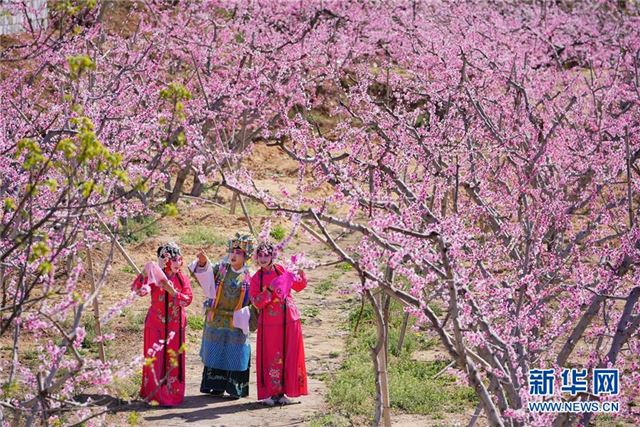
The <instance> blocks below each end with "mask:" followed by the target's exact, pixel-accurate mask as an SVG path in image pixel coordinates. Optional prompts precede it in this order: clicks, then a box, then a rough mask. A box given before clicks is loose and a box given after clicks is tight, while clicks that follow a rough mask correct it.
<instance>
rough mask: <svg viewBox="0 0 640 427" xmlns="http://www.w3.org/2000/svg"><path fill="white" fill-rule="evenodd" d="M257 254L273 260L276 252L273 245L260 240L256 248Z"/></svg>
mask: <svg viewBox="0 0 640 427" xmlns="http://www.w3.org/2000/svg"><path fill="white" fill-rule="evenodd" d="M258 252H261V253H263V254H267V255H269V256H271V257H272V258H275V257H276V254H277V252H278V251H277V250H276V248H275V246H274V245H273V243H271V242H270V241H269V240H262V241H261V242H260V243H258V246H257V247H256V254H257V253H258Z"/></svg>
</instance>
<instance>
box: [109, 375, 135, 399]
mask: <svg viewBox="0 0 640 427" xmlns="http://www.w3.org/2000/svg"><path fill="white" fill-rule="evenodd" d="M141 384H142V369H140V371H138V372H136V373H135V374H133V375H131V376H130V377H127V378H116V379H114V381H113V382H112V383H111V384H109V390H110V391H111V393H112V394H113V395H114V396H115V397H117V398H118V399H122V400H126V401H129V400H134V399H136V398H137V397H138V393H139V392H140V385H141Z"/></svg>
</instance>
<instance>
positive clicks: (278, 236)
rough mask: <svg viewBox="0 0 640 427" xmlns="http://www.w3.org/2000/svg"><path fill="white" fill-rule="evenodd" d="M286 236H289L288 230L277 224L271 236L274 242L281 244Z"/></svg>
mask: <svg viewBox="0 0 640 427" xmlns="http://www.w3.org/2000/svg"><path fill="white" fill-rule="evenodd" d="M286 234H287V230H285V228H284V227H283V226H282V225H280V224H276V226H275V227H273V228H272V229H271V232H270V233H269V236H271V237H272V238H273V239H274V240H276V241H278V242H279V241H281V240H282V239H284V236H285V235H286Z"/></svg>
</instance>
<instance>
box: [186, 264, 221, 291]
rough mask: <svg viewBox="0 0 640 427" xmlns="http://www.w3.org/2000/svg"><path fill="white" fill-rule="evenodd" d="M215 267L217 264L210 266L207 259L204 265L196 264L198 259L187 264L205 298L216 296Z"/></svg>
mask: <svg viewBox="0 0 640 427" xmlns="http://www.w3.org/2000/svg"><path fill="white" fill-rule="evenodd" d="M217 267H218V266H217V265H216V266H215V267H212V266H211V263H210V262H209V260H207V263H206V264H205V266H204V267H200V266H198V260H195V261H193V262H192V263H191V264H190V265H189V270H191V272H192V273H193V275H194V276H195V278H196V279H197V281H198V283H199V284H200V286H201V287H202V290H203V291H204V294H205V296H206V297H207V298H215V296H216V284H215V280H214V268H215V269H216V270H217Z"/></svg>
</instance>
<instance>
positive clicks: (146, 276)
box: [131, 243, 192, 406]
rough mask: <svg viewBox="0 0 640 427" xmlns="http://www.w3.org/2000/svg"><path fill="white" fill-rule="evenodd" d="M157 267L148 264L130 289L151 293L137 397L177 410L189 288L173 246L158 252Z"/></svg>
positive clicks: (180, 397)
mask: <svg viewBox="0 0 640 427" xmlns="http://www.w3.org/2000/svg"><path fill="white" fill-rule="evenodd" d="M158 265H159V266H160V268H161V269H162V271H160V270H159V269H158V266H155V268H154V266H152V265H151V263H149V264H147V267H146V268H145V272H144V273H143V274H140V275H138V277H136V279H135V281H134V282H133V285H132V286H131V288H132V290H134V291H136V292H137V293H138V294H139V295H141V296H142V295H146V294H147V293H149V292H150V293H151V306H150V307H149V310H148V311H147V318H146V320H145V322H144V356H145V364H144V366H143V368H142V386H141V387H140V397H142V398H143V399H144V400H145V401H147V402H150V403H152V404H154V405H155V404H158V405H161V406H176V405H179V404H181V403H182V401H183V400H184V390H185V342H186V335H185V328H186V325H187V319H186V314H185V310H184V308H185V307H187V306H188V305H189V304H191V297H192V296H191V284H190V283H189V278H188V277H187V276H185V275H184V274H183V273H182V271H180V268H181V267H182V255H181V254H180V249H179V248H178V246H176V245H175V244H173V243H169V244H167V245H164V246H160V247H159V248H158ZM158 282H160V283H158ZM165 341H166V342H168V343H167V345H164V343H165Z"/></svg>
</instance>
